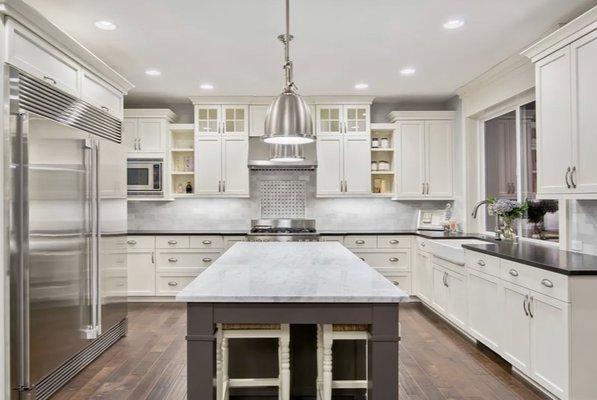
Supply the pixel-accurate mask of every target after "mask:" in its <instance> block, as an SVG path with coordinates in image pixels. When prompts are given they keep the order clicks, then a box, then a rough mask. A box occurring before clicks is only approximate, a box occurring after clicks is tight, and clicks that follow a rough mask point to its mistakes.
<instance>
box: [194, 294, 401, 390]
mask: <svg viewBox="0 0 597 400" xmlns="http://www.w3.org/2000/svg"><path fill="white" fill-rule="evenodd" d="M398 304H399V303H366V304H357V303H303V304H301V303H298V304H297V303H285V304H280V303H187V336H186V339H187V360H188V361H187V363H188V366H187V374H188V379H187V399H188V400H206V399H209V400H211V399H215V388H214V384H213V382H214V378H215V370H214V365H213V363H212V362H211V361H206V360H213V359H214V351H215V326H216V324H218V323H251V324H254V323H263V324H271V323H276V324H277V323H288V324H363V325H369V326H370V334H371V340H370V341H369V349H368V355H369V359H368V364H369V365H368V369H369V384H368V397H367V398H368V399H369V400H393V399H398V342H399V336H398V308H399V306H398ZM315 339H316V338H315V337H314V338H313V340H315ZM194 360H196V361H194ZM291 368H292V359H291ZM313 386H315V382H313Z"/></svg>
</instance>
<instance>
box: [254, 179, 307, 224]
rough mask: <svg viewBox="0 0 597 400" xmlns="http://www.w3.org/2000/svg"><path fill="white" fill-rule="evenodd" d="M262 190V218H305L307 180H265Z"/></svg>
mask: <svg viewBox="0 0 597 400" xmlns="http://www.w3.org/2000/svg"><path fill="white" fill-rule="evenodd" d="M260 192H261V218H305V208H306V203H307V200H306V197H307V196H306V192H307V185H306V183H305V181H299V180H290V181H263V182H261V184H260Z"/></svg>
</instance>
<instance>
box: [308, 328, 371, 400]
mask: <svg viewBox="0 0 597 400" xmlns="http://www.w3.org/2000/svg"><path fill="white" fill-rule="evenodd" d="M370 339H371V335H370V334H369V327H368V326H367V325H353V324H351V325H328V324H326V325H317V400H331V399H332V389H365V390H366V389H367V382H368V378H369V373H368V369H367V368H368V366H367V364H368V345H367V341H369V340H370ZM335 340H364V341H365V365H366V367H365V380H333V379H332V370H333V366H332V345H333V343H334V341H335Z"/></svg>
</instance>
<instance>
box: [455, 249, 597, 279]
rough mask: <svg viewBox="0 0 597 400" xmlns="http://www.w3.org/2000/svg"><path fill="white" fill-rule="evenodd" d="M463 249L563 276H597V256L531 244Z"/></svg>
mask: <svg viewBox="0 0 597 400" xmlns="http://www.w3.org/2000/svg"><path fill="white" fill-rule="evenodd" d="M462 247H464V248H465V249H468V250H473V251H478V252H480V253H484V254H488V255H490V256H495V257H498V258H503V259H506V260H510V261H514V262H518V263H521V264H526V265H530V266H533V267H537V268H541V269H545V270H548V271H552V272H556V273H558V274H563V275H597V256H592V255H588V254H581V253H574V252H571V251H562V250H559V249H557V248H555V247H548V246H541V245H537V244H530V243H518V244H513V243H508V242H496V241H494V242H493V243H487V244H465V245H463V246H462Z"/></svg>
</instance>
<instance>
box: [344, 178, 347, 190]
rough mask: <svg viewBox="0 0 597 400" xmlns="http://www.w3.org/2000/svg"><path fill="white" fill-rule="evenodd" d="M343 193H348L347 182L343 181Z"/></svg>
mask: <svg viewBox="0 0 597 400" xmlns="http://www.w3.org/2000/svg"><path fill="white" fill-rule="evenodd" d="M344 193H348V181H347V180H346V179H345V180H344Z"/></svg>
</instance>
